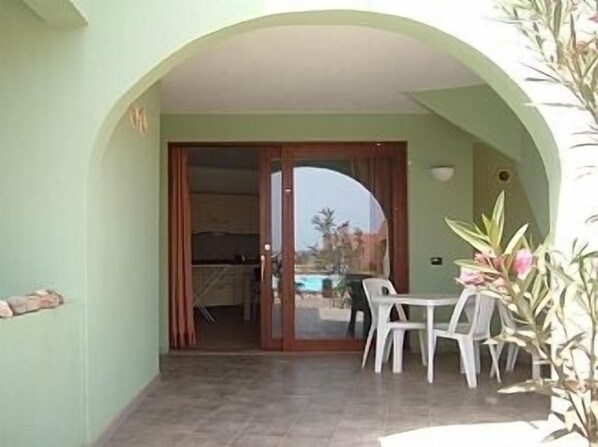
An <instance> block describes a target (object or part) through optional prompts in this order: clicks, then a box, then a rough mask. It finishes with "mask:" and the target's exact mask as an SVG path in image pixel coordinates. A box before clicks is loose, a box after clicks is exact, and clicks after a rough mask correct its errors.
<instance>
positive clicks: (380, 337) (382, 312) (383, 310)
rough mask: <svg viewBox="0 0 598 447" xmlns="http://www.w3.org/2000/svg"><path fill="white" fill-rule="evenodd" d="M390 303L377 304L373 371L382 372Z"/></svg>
mask: <svg viewBox="0 0 598 447" xmlns="http://www.w3.org/2000/svg"><path fill="white" fill-rule="evenodd" d="M391 309H392V305H391V304H380V305H379V306H378V322H377V327H376V359H375V362H374V372H376V373H381V372H382V362H383V360H384V347H385V345H386V338H387V336H388V332H389V328H388V318H389V317H390V311H391Z"/></svg>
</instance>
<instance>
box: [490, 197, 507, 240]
mask: <svg viewBox="0 0 598 447" xmlns="http://www.w3.org/2000/svg"><path fill="white" fill-rule="evenodd" d="M492 224H493V225H492V226H493V230H494V231H495V232H496V233H495V234H494V237H495V243H496V245H500V242H501V239H502V234H503V231H504V227H505V192H504V191H502V192H501V193H500V194H499V195H498V198H497V199H496V203H495V204H494V211H493V212H492Z"/></svg>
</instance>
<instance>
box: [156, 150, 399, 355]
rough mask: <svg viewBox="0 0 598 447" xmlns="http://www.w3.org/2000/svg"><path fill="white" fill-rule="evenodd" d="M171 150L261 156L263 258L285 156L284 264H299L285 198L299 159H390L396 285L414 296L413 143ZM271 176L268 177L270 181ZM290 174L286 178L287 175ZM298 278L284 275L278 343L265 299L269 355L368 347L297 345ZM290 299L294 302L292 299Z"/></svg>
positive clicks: (355, 342) (263, 332) (353, 343)
mask: <svg viewBox="0 0 598 447" xmlns="http://www.w3.org/2000/svg"><path fill="white" fill-rule="evenodd" d="M171 147H188V148H190V147H197V148H201V147H229V148H238V149H239V150H243V149H253V150H257V152H258V156H259V170H260V175H259V195H260V199H259V202H260V255H262V254H263V248H264V243H266V241H269V240H270V237H271V236H270V231H271V228H270V226H271V224H270V212H271V207H270V200H269V193H270V188H271V184H270V175H269V172H270V162H271V160H272V154H275V153H280V162H281V170H282V179H283V181H282V191H281V196H282V251H283V253H282V256H283V259H285V257H286V259H293V258H294V230H295V228H294V206H293V205H294V203H293V195H294V194H289V193H286V194H285V190H289V189H290V191H291V192H292V191H293V161H294V160H295V159H297V158H298V159H301V158H310V159H318V158H323V159H330V158H340V159H342V158H347V157H351V158H361V157H363V158H371V157H372V154H377V155H378V156H381V157H389V158H391V160H392V164H393V172H394V173H395V174H396V175H394V176H393V177H392V182H393V185H392V190H393V194H392V219H391V225H390V233H391V234H392V238H391V245H390V250H391V256H392V257H391V260H392V261H391V265H392V272H391V275H392V279H393V281H394V282H395V284H397V291H398V292H399V293H407V292H408V291H409V228H408V225H409V222H408V191H407V142H406V141H384V142H379V141H371V142H355V141H322V142H319V141H313V142H281V141H257V142H256V141H254V142H240V141H233V142H225V141H219V142H206V141H203V142H193V141H183V142H173V141H169V142H168V143H167V148H168V150H170V148H171ZM265 173H268V175H265ZM285 174H286V175H285ZM271 273H272V270H271V263H269V262H266V263H265V265H264V272H263V275H264V278H270V277H271ZM293 278H294V272H293V271H292V270H290V269H285V270H283V278H282V285H283V292H282V293H283V302H282V325H283V327H282V339H278V340H277V339H273V338H272V306H271V303H272V301H271V295H270V296H268V294H264V293H262V294H261V297H260V329H259V330H260V343H261V348H262V349H264V350H284V351H359V350H361V349H363V345H364V341H363V340H360V339H351V340H295V338H294V330H295V328H294V323H295V321H294V307H295V303H294V290H293V283H294V279H293ZM288 297H293V299H289V298H288Z"/></svg>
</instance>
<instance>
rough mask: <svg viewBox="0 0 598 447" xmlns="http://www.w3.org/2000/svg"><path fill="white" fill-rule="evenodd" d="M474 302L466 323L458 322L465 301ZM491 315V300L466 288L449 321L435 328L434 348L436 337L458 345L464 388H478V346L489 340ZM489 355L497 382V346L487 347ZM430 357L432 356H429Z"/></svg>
mask: <svg viewBox="0 0 598 447" xmlns="http://www.w3.org/2000/svg"><path fill="white" fill-rule="evenodd" d="M470 299H473V300H475V305H474V308H473V312H472V314H471V315H470V317H469V321H468V322H465V323H461V322H460V320H461V316H462V315H463V314H464V313H465V308H466V305H467V302H468V301H469V300H470ZM493 312H494V298H491V297H489V296H486V295H484V294H483V293H479V292H477V291H476V290H474V289H465V290H463V293H461V296H460V297H459V301H458V302H457V305H456V306H455V309H454V311H453V314H452V316H451V320H450V322H449V323H448V325H447V324H439V325H435V328H434V343H433V347H434V349H436V342H437V338H438V337H441V338H450V339H453V340H456V341H457V342H458V343H459V351H460V353H461V361H462V364H463V369H464V370H465V375H466V377H467V385H468V386H469V387H470V388H476V387H477V377H476V375H477V371H478V370H479V358H478V354H477V352H478V346H479V345H478V344H479V343H480V342H481V341H485V340H487V339H488V338H490V320H491V319H492V314H493ZM488 349H489V350H490V355H491V356H492V367H493V369H495V370H496V371H497V379H498V381H499V382H500V372H499V370H498V356H497V353H496V346H494V345H488ZM432 358H433V356H432Z"/></svg>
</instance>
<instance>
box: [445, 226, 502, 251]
mask: <svg viewBox="0 0 598 447" xmlns="http://www.w3.org/2000/svg"><path fill="white" fill-rule="evenodd" d="M446 223H447V225H448V226H449V227H450V228H451V230H453V231H454V232H455V233H456V234H457V236H459V237H460V238H461V239H463V240H464V241H465V242H467V243H468V244H469V245H471V246H472V247H473V248H475V249H476V250H478V251H480V252H482V253H491V252H492V247H490V245H489V244H488V243H487V242H486V241H485V240H484V239H483V237H484V236H483V235H480V234H479V233H477V232H474V231H473V230H472V229H471V226H470V225H467V224H464V223H461V222H456V221H454V220H451V219H446Z"/></svg>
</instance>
